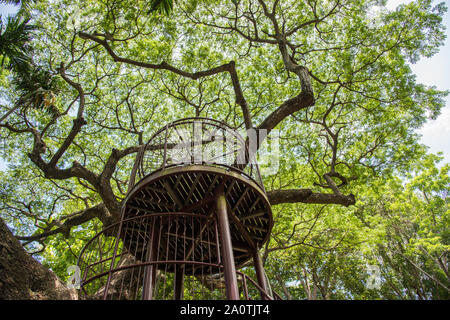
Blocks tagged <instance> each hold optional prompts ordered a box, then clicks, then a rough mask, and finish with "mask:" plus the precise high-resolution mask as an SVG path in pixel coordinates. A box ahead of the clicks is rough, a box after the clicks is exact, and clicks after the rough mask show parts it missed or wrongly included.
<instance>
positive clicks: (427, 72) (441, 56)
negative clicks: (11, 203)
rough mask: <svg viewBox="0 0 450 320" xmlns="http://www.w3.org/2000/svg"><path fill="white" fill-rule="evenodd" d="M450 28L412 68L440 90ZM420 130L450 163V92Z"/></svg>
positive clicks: (448, 70) (449, 80)
mask: <svg viewBox="0 0 450 320" xmlns="http://www.w3.org/2000/svg"><path fill="white" fill-rule="evenodd" d="M410 1H411V0H388V3H387V7H388V8H389V9H394V8H395V7H396V6H397V5H399V4H401V3H408V2H410ZM14 12H15V8H14V7H13V6H7V5H0V14H1V15H2V16H5V15H7V14H11V13H14ZM444 24H445V26H446V28H447V30H446V34H447V39H446V41H445V45H444V46H443V47H441V50H440V52H439V53H437V54H436V55H434V56H433V57H431V58H422V59H421V60H420V61H419V62H417V63H416V64H412V65H411V68H412V70H413V71H414V73H415V74H416V76H417V81H418V82H420V83H423V84H425V85H434V86H436V87H437V88H438V89H440V90H450V13H449V12H447V13H446V14H445V16H444ZM418 133H420V134H421V135H422V138H421V142H422V143H423V144H425V145H427V146H428V147H429V148H430V149H429V151H430V152H432V153H437V152H439V151H442V152H443V154H444V157H445V159H444V162H446V163H450V139H449V137H450V96H449V97H447V98H446V107H445V108H444V109H443V110H442V112H441V115H440V116H439V117H438V118H437V119H436V120H432V121H429V122H427V123H426V124H425V125H424V126H423V128H421V129H420V130H419V131H418ZM5 166H6V164H5V162H4V161H2V159H0V170H3V169H5Z"/></svg>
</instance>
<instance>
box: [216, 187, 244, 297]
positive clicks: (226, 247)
mask: <svg viewBox="0 0 450 320" xmlns="http://www.w3.org/2000/svg"><path fill="white" fill-rule="evenodd" d="M216 207H217V220H218V223H219V230H220V240H221V249H222V259H223V266H224V274H225V283H226V287H227V298H228V300H239V290H238V284H237V277H236V266H235V264H234V256H233V246H232V243H231V233H230V225H229V221H228V214H227V202H226V198H225V193H224V190H223V185H221V186H220V187H219V188H217V190H216Z"/></svg>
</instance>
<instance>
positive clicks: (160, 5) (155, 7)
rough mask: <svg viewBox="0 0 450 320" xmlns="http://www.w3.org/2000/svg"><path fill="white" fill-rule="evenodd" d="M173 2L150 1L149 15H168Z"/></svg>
mask: <svg viewBox="0 0 450 320" xmlns="http://www.w3.org/2000/svg"><path fill="white" fill-rule="evenodd" d="M174 1H175V0H151V1H150V10H149V13H151V12H159V13H161V14H167V15H168V14H170V13H171V12H172V10H173V3H174Z"/></svg>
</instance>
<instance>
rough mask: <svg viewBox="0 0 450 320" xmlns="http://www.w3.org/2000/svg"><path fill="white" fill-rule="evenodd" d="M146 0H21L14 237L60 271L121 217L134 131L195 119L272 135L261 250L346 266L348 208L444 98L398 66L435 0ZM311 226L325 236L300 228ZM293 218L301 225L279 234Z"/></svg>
mask: <svg viewBox="0 0 450 320" xmlns="http://www.w3.org/2000/svg"><path fill="white" fill-rule="evenodd" d="M155 3H156V4H159V3H165V4H166V5H167V3H169V2H166V1H162V2H161V1H159V2H158V1H154V2H151V3H150V2H149V1H125V0H112V1H84V2H83V4H82V6H81V4H77V3H74V2H73V1H52V2H50V1H37V2H36V3H35V4H33V3H31V4H30V6H31V8H32V9H33V10H32V13H33V14H32V20H31V22H30V23H32V24H33V25H35V26H36V27H37V29H36V30H35V31H34V35H33V37H32V39H30V41H27V42H26V45H27V46H30V47H32V48H33V51H32V53H31V54H30V56H32V59H31V61H30V62H29V63H30V66H31V70H32V71H33V72H32V73H30V74H33V75H35V76H34V77H31V76H29V77H24V76H23V74H20V72H19V73H18V72H16V71H14V70H13V69H9V70H8V69H7V68H3V69H2V71H1V78H0V83H1V93H0V94H1V100H0V102H1V103H0V104H1V106H0V117H1V119H2V121H1V122H0V130H1V137H2V138H1V139H2V143H3V145H2V152H3V153H2V155H3V157H4V158H5V159H6V160H7V161H8V162H9V163H10V166H9V168H8V170H7V171H6V172H4V173H2V179H1V182H0V183H1V185H2V187H1V189H0V197H1V199H2V204H1V208H0V210H1V215H2V217H3V219H4V220H6V222H7V223H8V224H9V225H10V227H11V228H12V230H13V233H14V234H15V236H16V237H17V238H18V239H19V240H21V241H22V243H23V245H25V247H26V248H27V249H28V250H29V251H30V252H34V253H35V254H36V253H37V254H40V257H41V259H43V262H44V263H46V264H47V265H49V266H52V268H53V269H54V270H55V271H57V272H59V274H60V275H63V274H64V272H65V268H66V267H67V265H68V264H69V263H73V261H74V257H75V256H76V255H77V254H78V253H79V251H80V249H81V247H82V245H83V244H84V243H85V242H86V241H87V239H88V238H89V237H90V236H92V235H93V234H94V233H95V232H96V231H98V230H99V229H101V228H102V227H105V226H107V225H109V224H111V223H114V222H117V221H118V219H119V215H120V208H121V202H122V200H123V198H124V196H125V195H126V192H127V184H128V179H129V175H130V171H131V167H132V165H133V162H134V158H135V156H136V153H137V151H138V150H139V148H140V146H141V145H142V144H143V143H145V142H146V139H148V138H149V137H150V135H151V134H152V133H153V132H154V131H155V130H156V129H158V128H160V127H162V126H163V125H165V124H166V123H167V122H169V121H172V120H175V119H178V118H181V117H188V116H205V117H210V118H214V119H218V120H222V121H225V122H227V123H228V124H230V125H231V126H233V127H235V128H237V129H251V128H256V129H265V130H267V132H269V135H268V136H269V137H270V136H271V134H270V133H271V132H272V133H273V130H274V129H277V130H279V132H280V133H279V134H280V166H279V170H278V172H277V173H276V174H273V175H266V176H264V182H265V186H266V189H267V190H268V197H269V200H270V202H271V204H273V210H274V216H275V223H276V225H275V229H274V237H273V238H272V240H271V241H270V242H269V243H268V244H267V247H266V250H265V258H268V257H270V255H271V254H274V255H275V253H277V252H282V251H283V250H287V249H289V248H292V247H296V248H297V247H298V246H301V245H303V246H310V247H314V248H315V249H317V250H331V249H336V250H337V253H336V255H337V256H339V259H340V260H339V259H338V260H339V261H341V262H342V263H344V260H345V261H347V262H348V263H351V260H352V259H351V258H348V259H347V258H346V257H345V255H343V254H344V251H345V252H346V249H345V246H344V247H342V246H340V247H339V249H337V248H338V246H339V245H341V244H342V241H344V240H345V241H346V242H347V243H352V241H354V244H355V245H356V243H358V241H357V239H356V238H358V237H359V236H355V233H357V232H358V228H357V227H356V224H354V225H352V226H353V227H352V228H350V231H346V232H343V229H344V226H345V225H346V223H349V221H353V220H354V219H355V217H354V216H353V213H354V211H353V209H352V210H348V209H347V207H349V206H350V207H352V206H354V205H355V204H356V201H357V199H358V196H359V195H358V192H360V194H364V192H366V188H370V187H371V186H372V185H373V184H375V183H376V181H379V179H380V177H390V176H391V175H392V174H398V173H401V172H407V171H408V169H409V166H410V165H411V163H413V161H415V159H418V158H420V157H422V155H423V154H424V152H425V151H424V147H423V146H421V145H420V144H419V143H418V136H417V134H416V133H415V130H416V129H417V128H419V127H420V126H421V125H423V124H424V123H425V121H427V119H430V118H435V117H437V116H438V115H439V112H440V109H441V108H442V106H443V100H442V97H443V96H444V95H445V93H444V92H441V91H438V90H437V89H436V88H432V87H427V86H424V85H422V84H420V83H417V82H416V80H415V76H414V75H413V73H412V71H411V69H410V66H409V63H414V62H416V61H417V60H418V59H420V57H423V56H425V57H429V56H431V55H433V54H434V53H436V52H437V50H438V47H439V46H440V45H441V44H442V43H443V40H444V38H445V36H444V33H443V26H442V23H441V21H442V15H443V14H444V12H445V11H446V7H445V6H444V4H442V3H441V4H437V5H432V3H431V1H428V0H419V1H415V2H412V3H410V4H408V5H402V6H399V7H398V8H397V9H396V10H395V11H388V10H387V9H386V8H385V7H384V5H385V1H379V0H372V1H371V0H330V1H323V0H320V1H319V0H317V1H315V0H306V1H287V0H286V1H278V0H273V1H264V0H250V1H239V0H232V1H213V0H210V1H206V0H204V1H200V0H199V1H195V0H189V1H177V2H176V5H175V6H174V7H173V11H172V7H171V5H168V6H167V7H162V9H161V10H155V8H157V7H155ZM24 45H25V43H24ZM7 58H8V57H7ZM265 143H267V142H264V141H259V145H258V147H262V146H264V144H265ZM330 212H335V215H337V216H333V217H332V218H329V219H324V218H323V215H324V213H326V214H329V213H330ZM286 221H289V223H287V222H286ZM278 222H280V223H279V227H278V226H277V223H278ZM283 222H285V223H283ZM321 223H322V224H325V225H324V226H323V228H321V229H320V230H321V232H319V233H320V234H323V232H325V234H327V235H328V237H329V239H328V240H329V241H328V243H321V241H325V242H326V241H327V239H322V240H320V241H319V240H311V236H312V233H314V232H313V230H314V228H316V227H317V225H318V224H321ZM299 225H302V226H304V228H303V227H302V229H304V230H307V231H309V232H306V233H304V236H302V237H300V238H299V239H297V240H298V241H296V242H290V241H291V240H292V239H294V238H295V237H297V236H298V234H297V231H298V229H297V230H296V228H298V226H299ZM333 225H334V226H336V227H335V228H333V227H332V226H333ZM338 226H341V227H342V228H339V227H338ZM352 232H353V233H352ZM349 234H350V238H351V239H348V237H349ZM294 235H295V237H294ZM297 238H298V237H297ZM310 240H311V241H310ZM334 240H336V243H334V244H333V243H332V242H333V241H334ZM330 242H331V244H330ZM67 246H69V247H70V248H71V250H70V251H67V250H64V249H65V248H66V247H67ZM56 254H60V255H61V256H59V257H55V255H56ZM308 255H309V256H308V257H309V258H308V259H312V260H311V261H313V260H314V261H317V259H319V258H317V257H318V256H320V252H312V253H311V252H310V253H308ZM305 257H306V256H305ZM315 257H316V258H315ZM58 259H59V260H58ZM305 259H306V258H305ZM320 259H324V261H325V260H326V261H328V260H327V259H329V257H322V258H320ZM346 259H347V260H346ZM273 261H275V260H273ZM333 261H334V262H333V263H337V262H336V261H335V260H333ZM302 263H306V260H304V261H303V262H302ZM311 268H312V267H311ZM307 269H308V270H311V269H310V268H307ZM299 270H300V269H299ZM305 270H306V269H305ZM330 270H331V269H330ZM299 272H301V271H299ZM305 279H306V278H304V279H303V280H305ZM285 280H286V279H281V281H280V283H281V284H283V285H285V283H284V281H285ZM317 283H319V282H317ZM316 287H317V285H316ZM284 289H285V290H287V292H286V295H288V293H289V292H288V289H287V288H284ZM308 290H309V289H308ZM316 291H317V290H316ZM309 294H310V296H313V294H312V291H311V292H310V293H309ZM322 297H324V298H326V297H330V294H327V291H326V289H324V292H323V294H322Z"/></svg>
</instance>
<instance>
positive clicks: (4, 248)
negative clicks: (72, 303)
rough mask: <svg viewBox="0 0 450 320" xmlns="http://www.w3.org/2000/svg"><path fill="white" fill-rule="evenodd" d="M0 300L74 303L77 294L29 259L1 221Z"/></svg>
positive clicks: (31, 258) (36, 262)
mask: <svg viewBox="0 0 450 320" xmlns="http://www.w3.org/2000/svg"><path fill="white" fill-rule="evenodd" d="M0 299H1V300H48V299H51V300H53V299H55V300H56V299H57V300H75V299H77V293H76V291H75V290H71V289H68V288H67V287H66V285H65V284H64V283H63V282H62V281H61V280H60V279H59V278H58V277H57V276H56V275H55V274H54V273H53V272H52V271H51V270H48V269H47V268H45V267H44V266H43V265H41V264H40V263H39V262H38V261H36V260H35V259H34V258H33V257H31V256H30V255H29V254H28V253H27V252H26V251H25V250H24V248H23V247H22V245H21V244H20V242H19V240H17V239H16V238H15V237H14V236H13V234H12V233H11V231H10V230H9V229H8V227H7V226H6V224H5V223H4V222H3V220H1V219H0Z"/></svg>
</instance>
